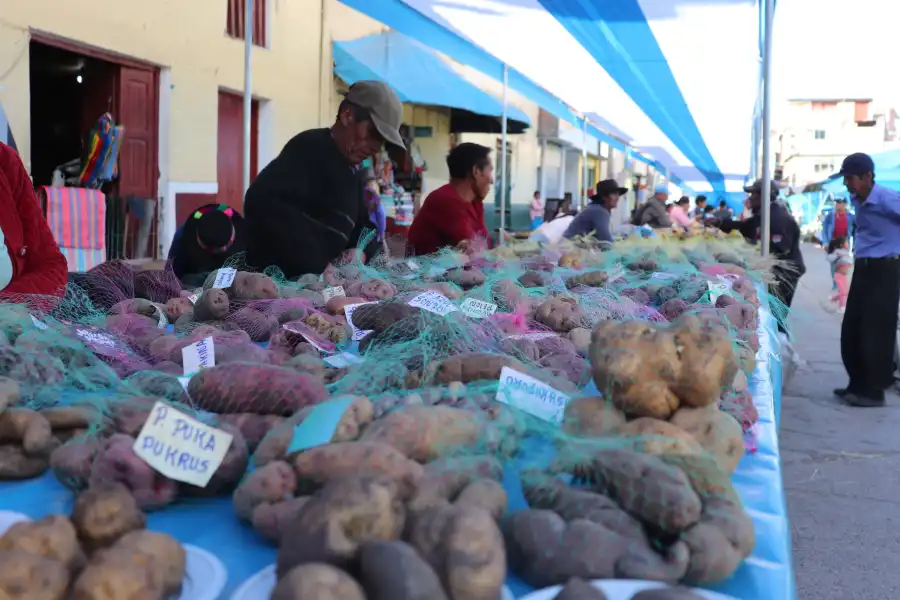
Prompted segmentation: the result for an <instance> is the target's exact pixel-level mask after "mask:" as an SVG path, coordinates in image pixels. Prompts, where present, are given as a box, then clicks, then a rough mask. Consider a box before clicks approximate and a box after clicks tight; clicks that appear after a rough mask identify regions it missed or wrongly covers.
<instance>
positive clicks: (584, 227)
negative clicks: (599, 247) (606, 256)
mask: <svg viewBox="0 0 900 600" xmlns="http://www.w3.org/2000/svg"><path fill="white" fill-rule="evenodd" d="M609 222H610V214H609V210H608V209H607V208H606V207H605V206H603V205H602V204H600V203H598V202H592V203H591V204H589V205H588V206H586V207H585V208H584V210H582V211H581V212H580V213H578V214H577V215H575V219H574V220H573V221H572V222H571V223H569V227H568V229H566V232H565V233H564V234H563V237H565V238H568V239H571V238H573V237H578V236H583V235H590V234H593V235H594V237H595V238H597V240H599V241H601V242H612V241H613V237H612V232H611V231H610V225H609Z"/></svg>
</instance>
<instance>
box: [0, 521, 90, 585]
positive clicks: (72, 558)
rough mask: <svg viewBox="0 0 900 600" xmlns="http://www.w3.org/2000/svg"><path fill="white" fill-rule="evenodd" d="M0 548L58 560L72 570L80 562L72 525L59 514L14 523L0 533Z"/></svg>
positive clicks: (81, 563) (80, 556) (81, 553)
mask: <svg viewBox="0 0 900 600" xmlns="http://www.w3.org/2000/svg"><path fill="white" fill-rule="evenodd" d="M0 550H24V551H25V552H31V553H32V554H36V555H38V556H43V557H44V558H49V559H51V560H55V561H59V562H60V563H62V564H63V565H65V566H66V568H68V569H69V570H70V571H72V572H75V571H76V570H78V569H79V568H81V566H82V565H83V563H84V553H83V552H82V551H81V546H80V545H79V544H78V535H77V534H76V532H75V527H74V526H73V525H72V522H71V521H69V519H67V518H66V517H64V516H62V515H50V516H47V517H44V518H43V519H38V520H36V521H23V522H20V523H15V524H14V525H13V526H12V527H10V528H9V529H7V530H6V533H4V534H3V536H2V537H0Z"/></svg>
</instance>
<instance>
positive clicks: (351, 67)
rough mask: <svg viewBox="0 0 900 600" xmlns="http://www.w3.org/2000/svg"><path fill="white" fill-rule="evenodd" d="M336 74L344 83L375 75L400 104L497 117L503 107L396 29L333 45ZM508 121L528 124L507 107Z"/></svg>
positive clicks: (436, 56) (432, 53)
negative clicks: (430, 106) (386, 84)
mask: <svg viewBox="0 0 900 600" xmlns="http://www.w3.org/2000/svg"><path fill="white" fill-rule="evenodd" d="M334 72H335V74H336V75H337V76H338V77H340V78H341V79H342V80H344V81H345V82H346V83H347V84H348V85H349V84H353V83H355V82H357V81H360V80H366V79H378V80H381V81H384V82H386V83H388V84H389V85H390V86H391V87H392V88H393V89H394V91H395V92H397V95H398V96H399V97H400V101H401V102H408V103H412V104H426V105H432V106H448V107H450V108H460V109H463V110H468V111H471V112H473V113H477V114H479V115H487V116H491V117H500V116H502V114H503V105H502V104H501V102H500V101H498V100H497V99H496V98H494V97H493V96H491V95H490V94H488V93H486V92H484V91H482V90H481V89H479V88H478V87H476V86H475V85H473V84H472V83H470V82H468V81H466V80H465V79H464V78H463V77H462V76H461V75H460V74H458V73H457V72H456V71H454V70H453V68H452V67H451V66H450V65H448V64H447V63H446V62H445V61H444V60H442V59H441V57H440V56H438V55H437V53H435V51H434V50H432V49H431V48H428V47H426V46H423V45H422V44H420V43H419V42H417V41H415V40H413V39H411V38H408V37H406V36H405V35H403V34H402V33H398V32H396V31H388V32H385V33H379V34H375V35H370V36H366V37H364V38H360V39H357V40H353V41H349V42H335V43H334ZM507 116H508V118H510V119H514V120H516V121H521V122H522V123H525V124H529V125H530V124H531V121H530V119H529V118H528V115H526V114H525V113H524V112H522V111H521V110H519V109H518V108H516V107H515V106H512V105H507Z"/></svg>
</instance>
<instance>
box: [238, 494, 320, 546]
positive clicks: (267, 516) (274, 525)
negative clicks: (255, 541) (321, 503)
mask: <svg viewBox="0 0 900 600" xmlns="http://www.w3.org/2000/svg"><path fill="white" fill-rule="evenodd" d="M309 498H310V497H309V496H297V497H296V498H289V499H287V500H282V501H281V502H272V503H270V502H263V503H262V504H258V505H256V507H255V508H254V509H253V513H252V514H251V515H250V522H251V523H252V524H253V529H255V530H256V533H258V534H260V535H261V536H263V537H264V538H266V539H267V540H269V541H271V542H275V543H278V542H279V541H281V536H282V534H283V532H284V531H285V530H286V529H287V526H288V525H289V524H290V523H291V521H293V520H294V519H296V518H297V515H298V514H300V510H301V509H302V508H303V507H304V506H305V505H306V503H307V502H308V501H309Z"/></svg>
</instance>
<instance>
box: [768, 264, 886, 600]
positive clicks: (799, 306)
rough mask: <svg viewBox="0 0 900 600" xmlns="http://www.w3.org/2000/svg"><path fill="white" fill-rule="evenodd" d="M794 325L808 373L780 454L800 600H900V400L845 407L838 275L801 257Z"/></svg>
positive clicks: (796, 393)
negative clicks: (830, 305)
mask: <svg viewBox="0 0 900 600" xmlns="http://www.w3.org/2000/svg"><path fill="white" fill-rule="evenodd" d="M803 253H804V258H805V260H806V266H807V273H806V275H804V276H803V278H802V279H801V280H800V286H799V289H798V291H797V294H796V298H795V300H794V307H793V310H792V314H791V317H790V324H791V328H792V331H793V334H794V339H795V345H796V349H797V351H798V353H799V354H800V357H801V358H802V359H803V360H804V361H806V362H807V366H805V367H804V368H802V369H800V370H798V371H797V374H796V375H795V377H794V379H793V381H792V382H791V383H790V385H789V386H788V388H787V389H786V390H785V393H784V400H783V403H782V418H781V437H780V443H781V455H782V465H783V470H784V485H785V489H786V492H787V500H788V508H789V514H790V522H791V534H792V536H791V537H792V540H793V550H794V570H795V573H796V578H797V588H798V597H799V599H800V600H869V599H871V600H876V599H881V598H892V599H893V598H900V569H898V568H897V564H898V563H897V558H896V557H897V556H900V530H898V528H897V525H898V523H900V452H898V449H900V440H898V432H900V399H898V398H897V396H895V395H890V396H889V397H888V406H887V408H880V409H860V408H850V407H847V406H845V405H843V404H840V403H839V402H838V400H837V399H836V398H835V397H834V396H833V395H832V389H834V388H836V387H841V386H843V385H846V383H847V380H846V373H845V371H844V367H843V364H842V363H841V353H840V324H841V315H839V314H831V313H829V312H827V311H826V310H825V309H824V308H823V307H822V305H821V301H822V298H824V297H826V296H827V295H828V294H829V293H830V291H829V290H830V289H831V275H830V270H829V267H828V264H827V263H826V261H825V254H824V252H823V251H822V250H821V249H818V248H815V247H813V246H805V247H804V249H803Z"/></svg>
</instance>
